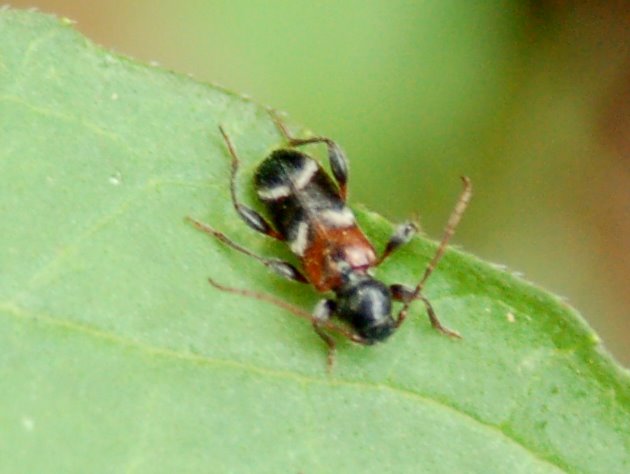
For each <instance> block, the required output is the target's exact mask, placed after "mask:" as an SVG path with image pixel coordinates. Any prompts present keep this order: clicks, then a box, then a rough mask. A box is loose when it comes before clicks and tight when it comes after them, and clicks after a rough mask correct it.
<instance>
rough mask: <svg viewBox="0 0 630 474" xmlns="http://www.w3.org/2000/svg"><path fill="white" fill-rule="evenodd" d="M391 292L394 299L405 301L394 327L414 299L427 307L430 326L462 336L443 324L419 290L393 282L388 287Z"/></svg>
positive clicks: (458, 336)
mask: <svg viewBox="0 0 630 474" xmlns="http://www.w3.org/2000/svg"><path fill="white" fill-rule="evenodd" d="M389 289H390V291H391V292H392V297H393V298H394V299H395V300H396V301H402V302H403V303H405V305H404V306H403V308H402V309H401V310H400V312H399V313H398V318H397V319H396V327H399V326H400V325H401V324H402V323H403V322H404V321H405V318H406V317H407V311H408V309H409V305H410V304H411V302H412V301H414V300H420V301H422V302H423V303H424V306H425V307H426V308H427V314H428V315H429V321H430V322H431V326H433V329H436V330H437V331H439V332H441V333H442V334H446V335H447V336H450V337H454V338H457V339H460V338H461V337H462V336H461V335H460V334H459V333H458V332H457V331H453V330H451V329H449V328H447V327H446V326H444V325H443V324H442V323H441V322H440V320H439V319H438V317H437V314H435V310H434V309H433V306H432V305H431V302H430V301H429V300H428V299H427V298H426V297H425V296H424V295H423V294H421V293H420V292H417V291H416V290H415V289H414V288H409V287H408V286H405V285H401V284H395V285H391V286H390V287H389Z"/></svg>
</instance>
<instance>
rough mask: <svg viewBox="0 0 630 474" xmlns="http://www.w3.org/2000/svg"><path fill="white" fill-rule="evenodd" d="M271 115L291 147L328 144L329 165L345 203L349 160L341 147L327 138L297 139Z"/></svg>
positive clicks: (280, 121) (274, 115)
mask: <svg viewBox="0 0 630 474" xmlns="http://www.w3.org/2000/svg"><path fill="white" fill-rule="evenodd" d="M269 114H270V115H271V118H272V119H273V121H274V123H275V124H276V127H278V130H279V131H280V133H281V134H282V136H283V137H284V139H285V140H286V141H287V143H288V144H289V146H292V147H298V146H302V145H309V144H311V143H325V144H326V148H327V149H328V163H330V169H331V170H332V173H333V176H334V177H335V180H336V181H337V185H338V186H339V194H340V196H341V200H342V201H343V202H345V201H346V196H347V193H348V187H347V186H348V160H347V158H346V155H345V153H344V152H343V150H342V149H341V147H340V146H339V145H337V143H335V142H334V141H333V140H331V139H330V138H326V137H310V138H295V137H293V136H292V135H291V132H290V131H289V129H288V128H287V126H286V125H285V124H284V122H282V120H280V117H278V116H277V115H276V114H275V113H274V112H273V111H272V110H270V111H269Z"/></svg>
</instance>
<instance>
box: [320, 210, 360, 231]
mask: <svg viewBox="0 0 630 474" xmlns="http://www.w3.org/2000/svg"><path fill="white" fill-rule="evenodd" d="M319 217H320V218H321V219H322V220H323V221H324V222H325V223H326V224H328V225H330V226H332V227H336V228H344V227H352V226H353V225H355V224H356V222H355V220H354V214H353V213H352V211H351V210H350V208H348V207H344V208H343V209H326V210H325V211H322V212H320V213H319Z"/></svg>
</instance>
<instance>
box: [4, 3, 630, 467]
mask: <svg viewBox="0 0 630 474" xmlns="http://www.w3.org/2000/svg"><path fill="white" fill-rule="evenodd" d="M219 124H223V126H224V127H225V128H226V130H227V131H228V133H229V134H230V136H231V137H232V138H233V140H234V142H235V146H236V148H237V150H238V153H239V154H240V156H241V157H242V158H243V161H244V166H243V169H242V173H241V175H240V177H239V184H240V186H241V191H240V193H241V195H242V196H243V199H244V200H245V201H247V202H249V203H252V204H253V203H255V199H254V195H253V193H252V191H251V187H250V186H249V185H248V183H250V179H251V175H252V172H253V170H254V168H255V167H256V164H257V163H259V162H260V160H261V159H262V158H263V157H264V156H265V155H266V154H267V153H269V151H270V150H272V149H273V148H275V147H278V146H279V145H280V144H281V140H280V137H279V135H278V133H277V131H276V130H275V128H274V125H273V124H272V122H271V121H270V119H269V116H268V115H267V113H266V112H265V110H264V109H263V108H262V107H261V106H259V105H257V104H256V103H253V102H251V101H249V100H247V99H244V98H242V97H240V96H238V95H235V94H232V93H230V92H227V91H224V90H221V89H219V88H217V87H213V86H209V85H206V84H200V83H198V82H195V81H193V80H191V79H189V78H187V77H184V76H181V75H177V74H172V73H168V72H165V71H163V70H160V69H156V68H151V67H147V66H144V65H141V64H137V63H135V62H133V61H130V60H128V59H125V58H121V57H119V56H116V55H114V54H112V53H110V52H108V51H104V50H103V49H101V48H99V47H96V46H94V45H93V44H92V43H90V42H89V41H87V40H86V39H84V38H83V37H82V36H80V35H79V34H78V33H76V32H75V31H74V30H73V29H71V28H70V27H69V26H68V22H64V21H61V22H60V21H59V20H57V19H54V18H51V17H47V16H44V15H40V14H36V13H26V12H19V11H13V10H7V9H5V10H3V11H2V12H0V212H1V216H2V218H1V219H0V381H1V385H0V471H1V472H11V473H18V472H29V473H30V472H104V471H107V472H121V471H129V472H151V473H154V472H254V471H255V472H274V473H275V472H305V473H306V472H308V473H310V472H396V473H401V472H430V473H441V472H444V473H463V472H465V473H471V472H480V473H493V472H497V473H504V472H522V473H538V472H541V473H543V472H544V473H547V472H549V473H551V472H592V473H603V472H605V473H613V472H620V473H621V472H630V449H629V448H630V441H629V439H630V413H629V412H630V403H629V400H630V382H629V380H630V378H629V377H628V373H627V372H624V371H623V370H622V369H621V368H619V367H617V366H616V365H615V364H614V363H613V362H612V361H611V359H610V358H609V356H608V355H607V354H606V353H605V352H604V351H603V349H602V348H601V346H600V345H599V343H598V340H597V336H596V335H595V334H594V333H593V332H592V330H591V329H590V328H589V327H588V326H587V325H586V324H585V323H584V322H583V321H582V319H581V318H580V317H579V315H577V314H576V313H575V311H574V310H572V309H571V308H569V307H568V306H567V305H566V304H565V303H564V302H562V301H561V300H559V299H558V298H556V297H553V296H550V295H548V294H546V293H545V292H543V291H542V290H540V289H538V288H535V287H533V286H532V285H530V284H528V283H526V282H523V281H522V280H520V279H518V278H515V277H513V276H512V275H510V274H509V273H507V272H505V271H502V270H500V269H497V268H496V267H494V266H492V265H489V264H487V263H484V262H481V261H479V260H477V259H475V258H474V257H472V256H470V255H466V254H464V253H462V252H458V251H455V250H450V251H449V252H447V254H446V256H445V258H444V260H443V261H442V262H441V264H440V266H439V269H438V271H437V272H436V273H435V274H434V276H432V278H431V280H429V284H428V286H427V288H426V293H427V295H428V297H429V298H431V300H432V301H433V303H434V306H435V309H436V310H437V312H438V313H439V315H440V316H441V318H442V320H443V321H444V322H445V323H446V324H447V325H448V326H450V327H452V328H454V329H457V330H458V331H460V332H461V333H462V334H463V336H464V339H463V340H461V341H453V340H450V339H448V338H446V337H443V336H441V335H440V334H438V333H436V332H435V331H433V330H432V329H431V328H430V326H429V324H428V322H427V319H426V316H425V314H424V312H423V309H422V307H421V305H418V306H413V310H412V311H411V314H410V317H409V320H408V322H407V323H405V325H404V326H402V328H401V329H400V330H399V331H398V332H397V333H396V334H395V335H394V336H393V337H392V338H391V339H390V340H389V341H388V342H387V343H385V344H380V345H378V346H373V347H358V346H355V345H352V344H350V343H348V342H343V341H340V344H339V351H338V357H337V366H336V369H335V371H334V372H333V373H332V374H330V375H329V374H327V372H326V370H325V348H324V347H323V344H322V342H321V341H320V340H319V338H318V337H317V336H316V335H315V334H314V333H313V331H312V329H311V327H310V326H309V324H307V323H305V322H304V321H302V320H300V319H298V318H295V317H294V316H292V315H291V314H289V313H287V312H286V311H283V310H280V309H279V308H277V307H274V306H271V305H268V304H265V303H261V302H258V301H254V300H250V299H247V298H243V297H238V296H234V295H231V294H225V293H221V292H218V291H217V290H215V289H213V288H211V287H210V286H209V285H208V283H207V277H208V276H212V277H214V278H216V279H218V280H220V281H221V282H223V283H225V284H228V285H233V286H238V287H242V288H250V289H255V290H258V291H264V292H267V293H271V294H273V295H276V296H278V297H280V298H283V299H286V300H287V301H289V302H292V303H294V304H297V305H300V306H302V307H304V308H311V307H312V306H313V305H314V304H315V302H316V301H317V298H318V295H316V294H315V293H314V291H312V290H311V289H309V288H307V287H303V286H300V285H299V284H295V283H291V282H285V281H281V280H280V279H279V278H277V277H276V276H274V275H271V274H269V272H268V271H267V270H266V269H265V268H264V267H262V266H260V265H259V264H258V263H257V262H255V261H252V260H250V259H248V258H246V257H245V256H243V255H240V254H238V253H236V252H234V251H232V250H231V249H229V248H226V247H225V246H222V245H221V244H220V243H218V242H216V241H213V240H211V239H209V238H208V237H207V236H206V235H204V234H202V233H200V232H198V231H196V230H195V229H193V228H192V227H191V226H190V225H187V224H186V223H185V222H184V216H186V215H192V216H195V217H197V218H200V219H202V220H204V221H206V222H209V223H212V225H214V226H215V227H217V228H219V229H221V230H223V231H224V232H225V233H227V234H228V235H230V236H232V237H234V238H235V239H236V240H237V241H238V242H239V243H241V244H242V245H244V246H246V247H248V248H251V249H252V250H254V251H256V252H258V253H261V254H266V255H271V256H280V257H288V256H289V253H288V251H287V249H286V248H283V247H282V246H280V245H278V244H276V243H274V242H271V241H270V239H264V238H262V237H260V236H259V235H257V234H255V233H254V232H253V231H250V230H249V229H248V228H246V227H245V226H244V224H243V223H242V222H241V221H240V220H239V219H238V217H237V216H236V215H235V213H234V211H233V209H232V207H231V202H230V198H229V192H228V176H229V158H228V156H227V154H226V150H225V147H224V144H223V142H222V141H221V138H220V136H219V134H218V130H217V127H218V125H219ZM355 184H356V183H355ZM358 214H359V218H360V221H361V223H362V226H363V227H364V229H365V231H366V233H367V234H368V235H369V236H370V238H371V239H373V241H374V242H376V245H377V247H379V248H382V245H383V243H384V242H385V240H386V238H387V236H388V235H389V233H390V232H391V229H392V226H391V225H390V224H389V223H388V222H387V221H385V220H384V219H382V218H381V217H379V216H376V215H374V214H371V213H369V212H367V211H363V210H362V211H360V212H359V213H358ZM464 225H465V221H464ZM434 248H435V244H434V243H433V242H430V241H427V240H424V239H420V238H418V239H414V241H413V242H412V243H411V244H410V245H408V246H407V247H406V248H404V249H403V250H401V251H400V252H399V253H398V254H397V255H395V256H394V257H392V258H391V261H388V262H387V264H385V265H383V268H381V269H379V271H378V276H379V277H380V278H382V279H383V280H384V281H386V282H404V283H408V284H413V283H415V282H416V281H417V280H418V278H419V276H420V275H421V274H422V271H423V268H424V266H425V265H426V263H427V261H428V259H429V258H430V256H431V255H432V252H433V250H434Z"/></svg>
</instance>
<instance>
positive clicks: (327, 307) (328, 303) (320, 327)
mask: <svg viewBox="0 0 630 474" xmlns="http://www.w3.org/2000/svg"><path fill="white" fill-rule="evenodd" d="M336 309H337V303H335V301H334V300H328V299H323V300H320V301H319V303H317V305H316V306H315V310H314V311H313V319H312V324H313V329H314V330H315V332H316V333H317V335H318V336H319V337H321V338H322V340H323V341H324V342H325V343H326V345H327V346H328V358H327V361H328V364H327V365H328V372H331V371H332V368H333V366H334V365H335V354H336V352H337V344H336V343H335V340H334V339H333V338H332V336H331V335H330V334H328V333H327V332H326V331H325V330H324V329H328V330H332V331H335V332H337V333H339V334H341V335H343V336H344V337H346V338H348V339H350V340H351V341H352V342H356V343H358V344H367V341H366V340H365V339H363V338H362V337H361V336H359V335H357V334H355V333H354V332H351V331H348V330H347V329H345V328H342V327H341V326H338V325H337V324H335V323H333V322H332V321H331V318H332V316H333V314H334V313H335V311H336Z"/></svg>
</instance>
